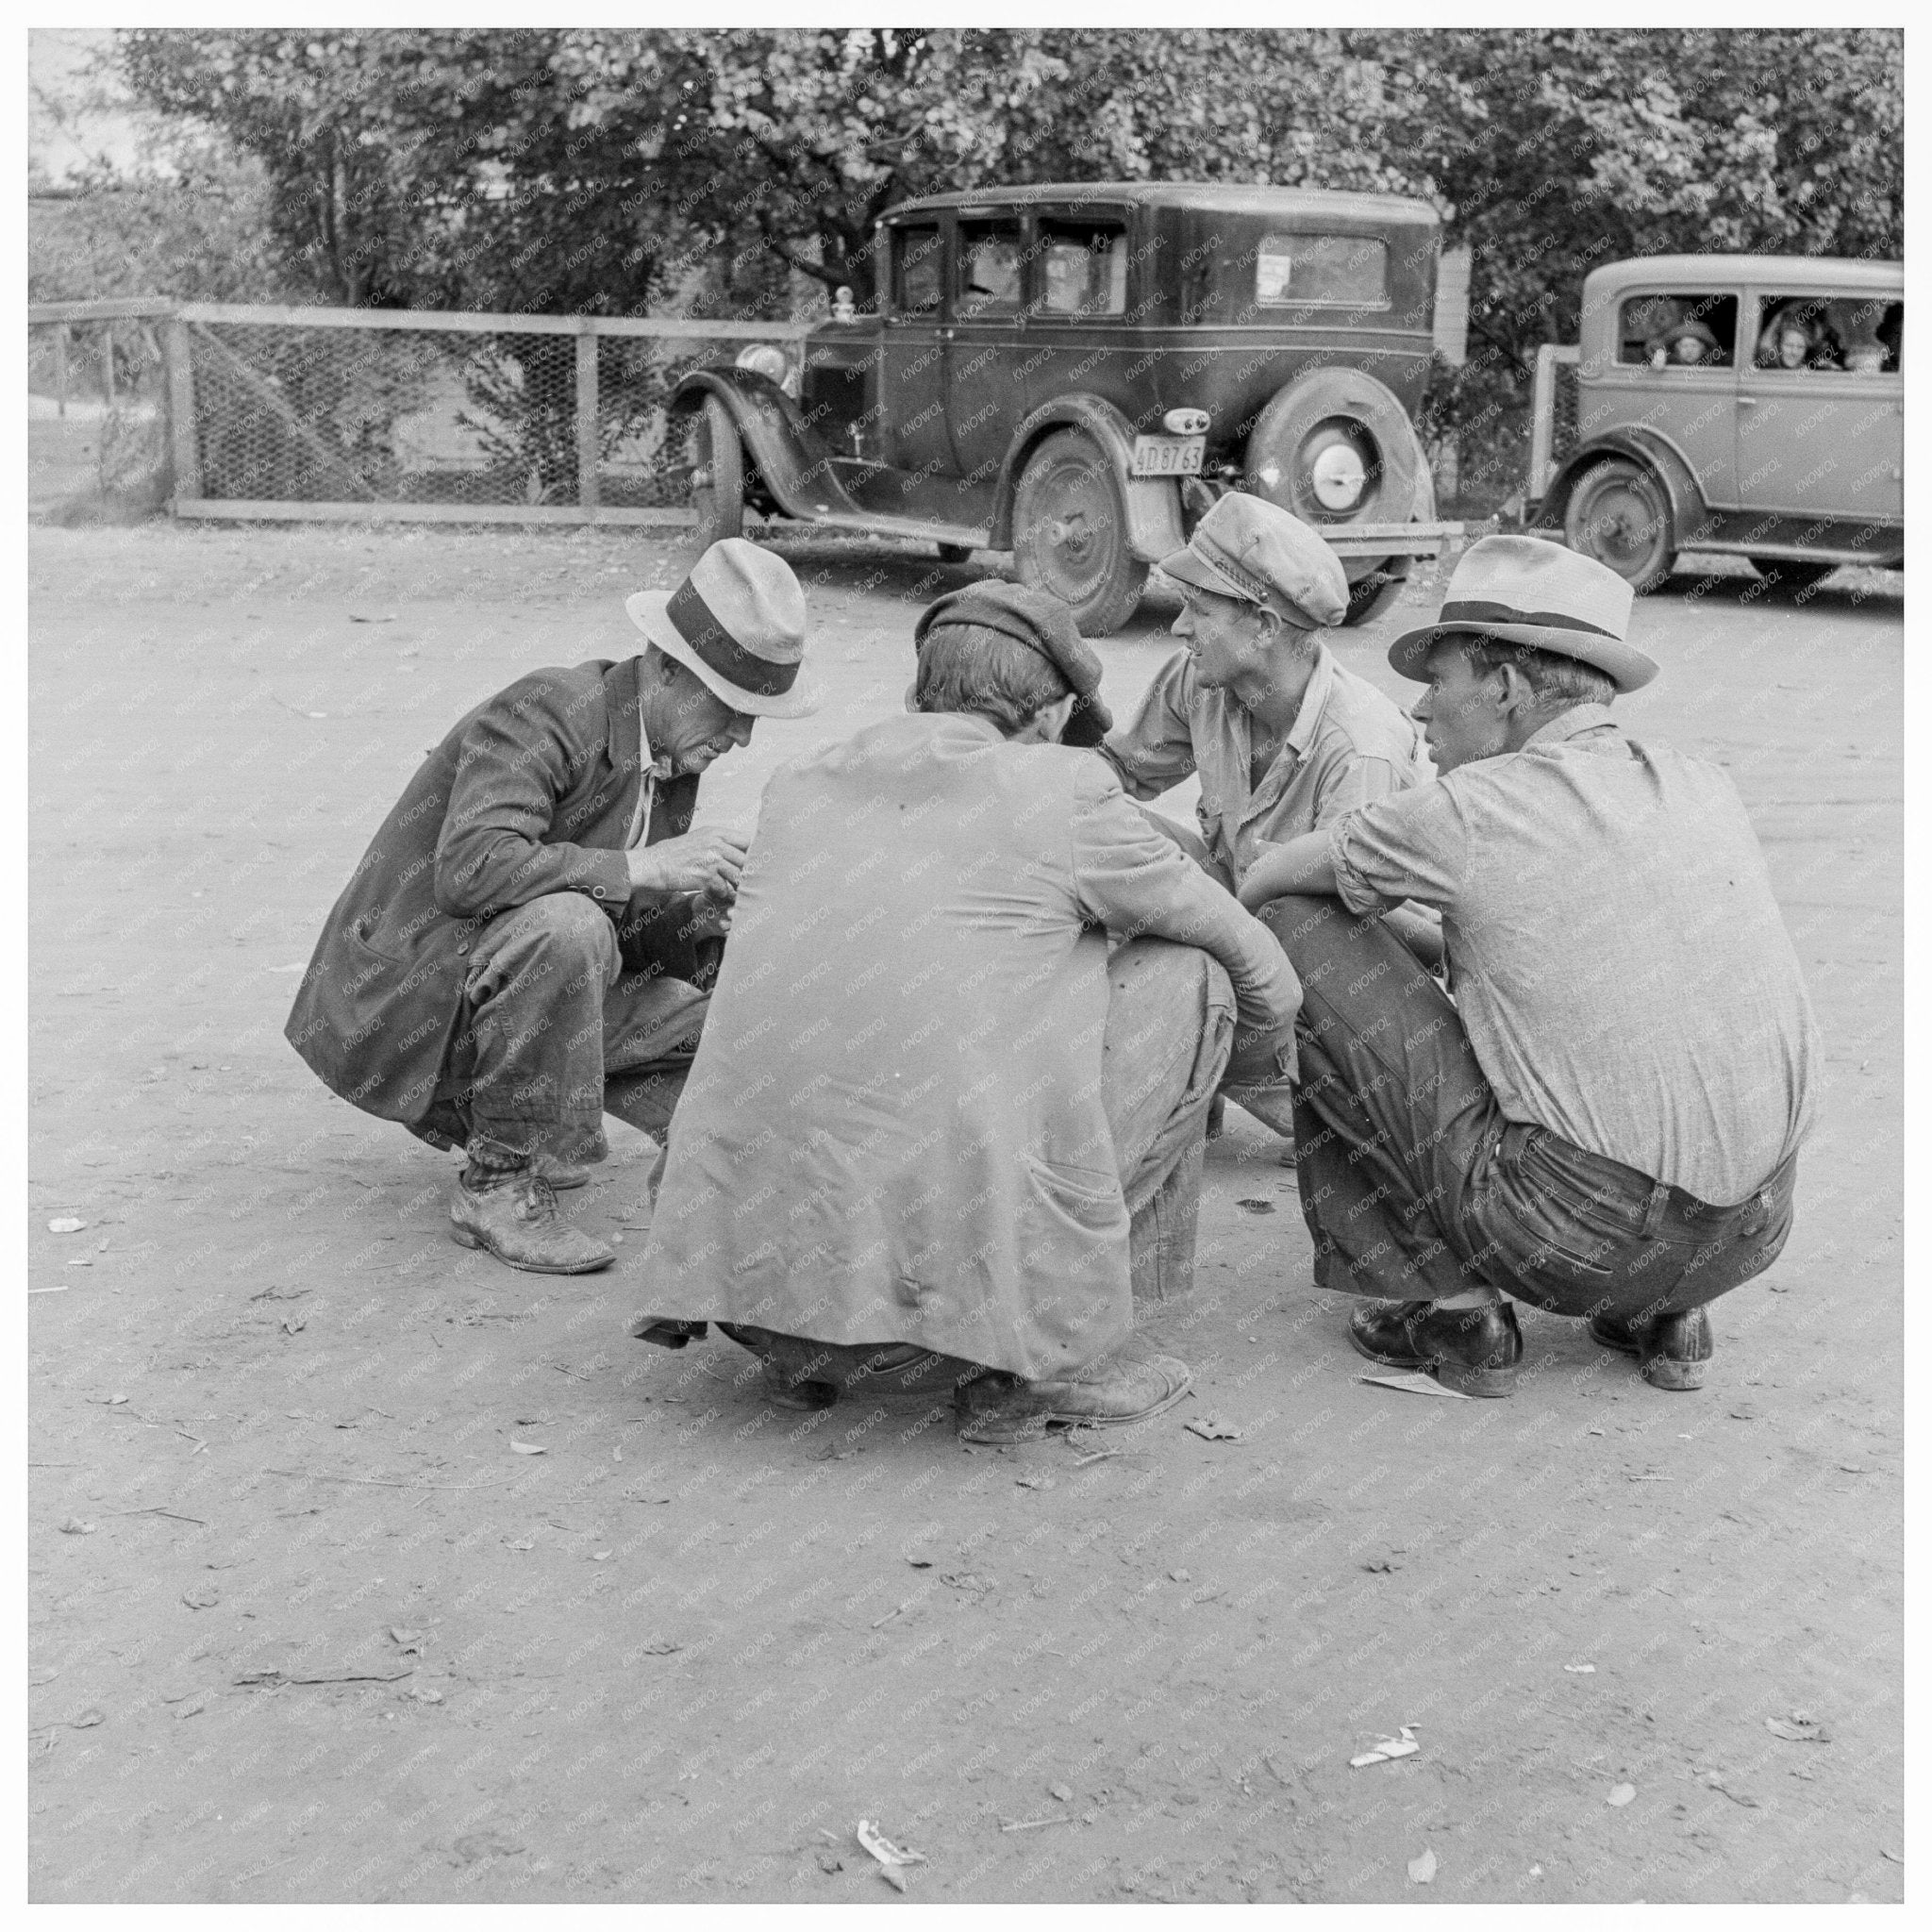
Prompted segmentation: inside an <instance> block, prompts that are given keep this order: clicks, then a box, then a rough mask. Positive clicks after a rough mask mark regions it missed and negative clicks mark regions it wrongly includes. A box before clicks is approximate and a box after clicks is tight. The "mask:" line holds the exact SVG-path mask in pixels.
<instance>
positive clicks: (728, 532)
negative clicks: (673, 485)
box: [691, 396, 744, 550]
mask: <svg viewBox="0 0 1932 1932" xmlns="http://www.w3.org/2000/svg"><path fill="white" fill-rule="evenodd" d="M691 463H692V469H691V477H692V482H691V508H692V509H693V510H694V511H695V512H696V513H697V524H698V527H697V540H698V548H699V549H700V550H708V549H709V548H710V546H711V545H712V544H713V543H717V542H721V541H723V540H724V538H726V537H741V536H743V535H744V445H743V444H742V443H741V442H740V441H739V440H738V425H736V424H735V423H733V422H732V420H731V411H730V410H729V409H727V408H725V407H724V404H723V403H721V402H720V401H719V400H718V398H717V397H716V396H707V397H706V398H705V407H704V408H702V409H701V410H700V411H699V412H698V413H697V416H696V417H695V418H694V419H693V421H692V424H691ZM700 477H702V478H703V479H704V480H703V482H702V483H701V482H699V481H698V480H697V479H698V478H700Z"/></svg>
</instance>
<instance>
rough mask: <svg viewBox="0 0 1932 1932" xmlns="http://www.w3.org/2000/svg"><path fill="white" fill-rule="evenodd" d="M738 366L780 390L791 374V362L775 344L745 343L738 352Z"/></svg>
mask: <svg viewBox="0 0 1932 1932" xmlns="http://www.w3.org/2000/svg"><path fill="white" fill-rule="evenodd" d="M738 366H739V368H741V369H749V370H751V371H752V372H753V373H754V374H755V375H762V376H765V377H767V378H769V379H770V380H771V381H773V382H775V383H776V384H777V385H778V387H779V388H780V389H783V388H784V387H785V386H786V378H787V377H788V376H789V375H791V358H790V357H788V356H787V355H786V353H785V351H784V350H783V349H781V348H780V347H779V346H778V345H777V343H776V342H747V343H746V344H745V345H744V347H743V348H741V350H739V352H738Z"/></svg>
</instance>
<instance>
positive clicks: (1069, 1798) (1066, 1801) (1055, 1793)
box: [1046, 1785, 1074, 1805]
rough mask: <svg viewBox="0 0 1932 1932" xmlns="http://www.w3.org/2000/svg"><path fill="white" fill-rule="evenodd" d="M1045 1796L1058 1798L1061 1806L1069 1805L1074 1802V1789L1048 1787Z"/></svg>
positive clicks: (1055, 1786)
mask: <svg viewBox="0 0 1932 1932" xmlns="http://www.w3.org/2000/svg"><path fill="white" fill-rule="evenodd" d="M1046 1795H1047V1796H1048V1797H1049V1798H1058V1800H1059V1801H1060V1803H1061V1804H1062V1805H1071V1804H1072V1803H1073V1802H1074V1788H1073V1786H1072V1785H1048V1786H1047V1788H1046Z"/></svg>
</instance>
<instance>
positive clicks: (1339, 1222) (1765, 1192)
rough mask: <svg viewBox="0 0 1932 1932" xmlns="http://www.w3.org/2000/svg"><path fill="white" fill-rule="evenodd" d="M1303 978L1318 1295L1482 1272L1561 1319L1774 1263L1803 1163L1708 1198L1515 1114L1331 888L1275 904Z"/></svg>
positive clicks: (1437, 1010) (1447, 1017)
mask: <svg viewBox="0 0 1932 1932" xmlns="http://www.w3.org/2000/svg"><path fill="white" fill-rule="evenodd" d="M1264 916H1265V918H1266V920H1267V923H1268V924H1269V925H1270V927H1271V928H1272V929H1273V931H1274V935H1275V937H1276V938H1277V939H1278V940H1280V941H1281V943H1282V947H1283V949H1284V950H1285V951H1286V952H1287V954H1288V957H1289V958H1290V960H1291V962H1292V964H1293V966H1294V969H1295V971H1296V973H1297V974H1299V975H1300V977H1301V982H1302V998H1303V1004H1302V1010H1301V1014H1300V1017H1299V1018H1298V1020H1297V1021H1296V1034H1297V1046H1298V1051H1299V1057H1300V1082H1299V1085H1298V1086H1297V1088H1296V1091H1295V1146H1296V1151H1297V1156H1298V1160H1299V1165H1298V1168H1297V1170H1296V1172H1297V1176H1298V1179H1299V1182H1300V1187H1301V1198H1302V1214H1303V1217H1304V1219H1305V1220H1306V1221H1307V1226H1308V1233H1309V1236H1310V1237H1311V1238H1312V1240H1313V1241H1314V1244H1315V1279H1316V1282H1317V1283H1318V1284H1319V1285H1320V1286H1321V1287H1323V1288H1327V1289H1334V1290H1338V1291H1343V1292H1346V1293H1351V1294H1362V1295H1374V1296H1378V1297H1381V1298H1383V1299H1386V1300H1391V1301H1421V1300H1433V1299H1436V1298H1438V1297H1441V1296H1446V1295H1450V1294H1454V1293H1456V1292H1458V1291H1463V1290H1467V1289H1470V1288H1473V1287H1475V1286H1477V1285H1479V1284H1487V1285H1489V1286H1490V1287H1492V1288H1496V1289H1500V1290H1502V1291H1504V1292H1505V1293H1507V1294H1508V1295H1511V1296H1513V1297H1515V1298H1516V1299H1518V1300H1520V1301H1524V1302H1528V1303H1530V1304H1532V1305H1533V1306H1534V1307H1539V1308H1543V1309H1546V1310H1548V1311H1549V1312H1551V1313H1554V1314H1559V1315H1607V1316H1610V1317H1612V1318H1614V1319H1617V1320H1620V1321H1632V1320H1644V1319H1648V1318H1649V1317H1650V1316H1652V1315H1655V1314H1661V1313H1669V1312H1674V1311H1678V1310H1682V1309H1687V1308H1693V1307H1699V1306H1701V1305H1702V1304H1704V1303H1706V1302H1709V1301H1714V1300H1715V1299H1716V1298H1717V1297H1718V1296H1719V1295H1721V1294H1724V1293H1727V1292H1728V1291H1730V1290H1732V1289H1734V1288H1737V1287H1740V1285H1741V1284H1742V1283H1744V1282H1746V1281H1749V1280H1751V1279H1752V1277H1753V1276H1755V1275H1757V1274H1762V1273H1763V1272H1764V1271H1765V1270H1766V1269H1767V1268H1769V1267H1770V1266H1771V1265H1772V1263H1773V1262H1774V1261H1775V1260H1776V1259H1777V1257H1778V1255H1779V1253H1780V1252H1781V1251H1782V1249H1783V1247H1784V1244H1785V1240H1786V1237H1787V1236H1788V1235H1789V1234H1790V1228H1791V1213H1792V1206H1791V1203H1792V1193H1793V1190H1794V1187H1795V1184H1796V1170H1797V1160H1796V1157H1795V1156H1793V1157H1791V1158H1790V1159H1788V1160H1786V1161H1785V1163H1784V1164H1783V1165H1782V1166H1781V1167H1779V1168H1778V1169H1777V1171H1776V1172H1775V1173H1774V1174H1771V1175H1769V1176H1767V1178H1766V1179H1765V1181H1764V1183H1763V1184H1762V1186H1760V1187H1759V1188H1758V1190H1757V1191H1756V1192H1755V1193H1754V1194H1752V1195H1751V1196H1750V1198H1749V1199H1747V1200H1745V1201H1742V1202H1740V1203H1738V1204H1736V1205H1734V1206H1729V1207H1712V1206H1710V1205H1709V1204H1707V1203H1706V1202H1703V1201H1699V1200H1697V1199H1695V1198H1694V1197H1693V1196H1692V1195H1690V1194H1687V1193H1685V1192H1684V1191H1682V1190H1681V1189H1679V1188H1674V1187H1669V1186H1666V1185H1665V1184H1664V1183H1663V1182H1661V1181H1657V1180H1654V1179H1652V1178H1651V1177H1650V1176H1649V1175H1647V1174H1640V1173H1638V1171H1637V1170H1636V1169H1635V1168H1631V1167H1626V1166H1624V1164H1623V1163H1622V1162H1620V1161H1616V1160H1610V1159H1607V1158H1605V1157H1603V1156H1602V1155H1598V1154H1592V1153H1590V1152H1588V1151H1587V1150H1585V1149H1583V1148H1581V1147H1575V1146H1573V1145H1571V1144H1570V1142H1568V1141H1564V1140H1562V1139H1560V1138H1559V1137H1557V1135H1555V1134H1553V1133H1551V1132H1549V1131H1548V1130H1547V1129H1546V1128H1543V1127H1540V1126H1533V1125H1529V1124H1525V1123H1524V1122H1521V1121H1509V1120H1506V1119H1505V1118H1504V1117H1503V1113H1502V1110H1501V1108H1499V1107H1498V1105H1497V1102H1496V1096H1495V1094H1494V1093H1493V1091H1491V1088H1490V1084H1489V1082H1488V1081H1487V1080H1486V1079H1485V1078H1484V1077H1483V1074H1482V1070H1481V1068H1480V1067H1478V1066H1477V1064H1476V1060H1475V1055H1474V1052H1473V1051H1472V1050H1471V1047H1470V1044H1469V1038H1468V1035H1467V1034H1466V1033H1465V1032H1464V1031H1463V1027H1462V1022H1461V1020H1460V1018H1459V1017H1458V1016H1457V1011H1456V1008H1455V1005H1454V1003H1453V1002H1452V1001H1451V1000H1450V998H1449V996H1448V994H1447V993H1446V992H1444V991H1443V990H1442V988H1441V986H1440V985H1439V984H1438V983H1437V981H1436V980H1435V978H1434V977H1433V976H1432V975H1431V974H1429V973H1428V971H1427V970H1426V969H1425V968H1424V967H1423V966H1422V965H1421V964H1420V963H1418V961H1417V960H1416V958H1415V957H1414V956H1413V955H1412V954H1411V953H1410V952H1409V951H1408V949H1407V947H1406V946H1404V945H1403V943H1402V942H1401V941H1400V940H1398V939H1396V938H1395V937H1394V935H1393V934H1392V933H1391V932H1390V931H1389V929H1388V928H1387V927H1386V926H1385V925H1384V924H1382V922H1381V921H1380V920H1379V919H1376V918H1374V917H1368V918H1360V919H1358V918H1357V917H1355V916H1354V915H1353V914H1351V913H1350V912H1349V911H1348V910H1347V909H1346V908H1344V907H1343V906H1341V903H1340V902H1339V901H1337V900H1334V899H1326V898H1322V899H1317V898H1288V899H1277V900H1275V901H1274V903H1273V904H1272V905H1270V906H1269V907H1268V908H1266V910H1265V914H1264Z"/></svg>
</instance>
